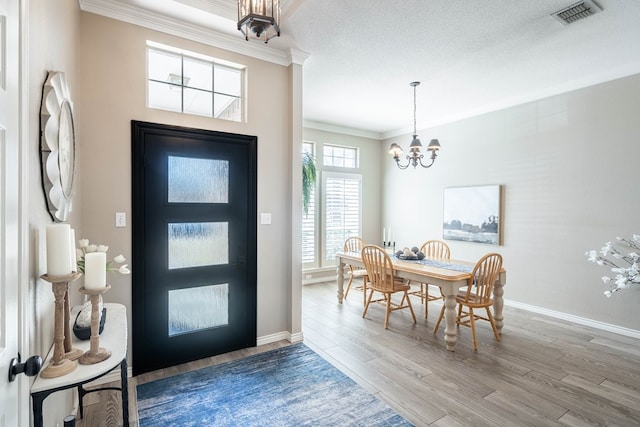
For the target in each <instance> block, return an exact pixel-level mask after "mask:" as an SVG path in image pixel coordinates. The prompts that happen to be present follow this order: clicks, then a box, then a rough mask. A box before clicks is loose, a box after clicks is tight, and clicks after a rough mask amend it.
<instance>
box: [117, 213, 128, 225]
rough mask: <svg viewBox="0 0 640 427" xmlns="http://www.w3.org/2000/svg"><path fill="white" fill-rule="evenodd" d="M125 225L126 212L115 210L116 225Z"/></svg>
mask: <svg viewBox="0 0 640 427" xmlns="http://www.w3.org/2000/svg"><path fill="white" fill-rule="evenodd" d="M126 226H127V214H126V213H125V212H116V227H126Z"/></svg>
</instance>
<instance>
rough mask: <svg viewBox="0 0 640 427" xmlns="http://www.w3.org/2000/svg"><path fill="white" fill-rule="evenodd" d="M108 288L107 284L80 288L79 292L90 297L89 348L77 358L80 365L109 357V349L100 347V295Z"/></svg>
mask: <svg viewBox="0 0 640 427" xmlns="http://www.w3.org/2000/svg"><path fill="white" fill-rule="evenodd" d="M109 289H111V286H109V285H105V287H103V288H100V289H87V288H86V287H85V288H80V293H81V294H85V295H89V298H91V338H90V344H89V345H90V348H89V350H87V351H86V352H85V353H84V354H83V355H82V356H80V359H78V363H80V364H81V365H93V364H94V363H98V362H102V361H103V360H107V359H108V358H110V357H111V350H108V349H106V348H101V347H100V295H101V294H103V293H105V292H107V291H108V290H109Z"/></svg>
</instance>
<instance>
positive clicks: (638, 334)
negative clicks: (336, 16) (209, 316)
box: [504, 299, 640, 339]
mask: <svg viewBox="0 0 640 427" xmlns="http://www.w3.org/2000/svg"><path fill="white" fill-rule="evenodd" d="M504 303H505V305H508V306H509V307H514V308H520V309H522V310H527V311H531V312H533V313H539V314H544V315H545V316H550V317H555V318H556V319H561V320H566V321H568V322H573V323H577V324H579V325H584V326H589V327H591V328H595V329H600V330H603V331H607V332H613V333H615V334H620V335H624V336H626V337H631V338H636V339H640V331H637V330H635V329H629V328H625V327H622V326H617V325H612V324H610V323H604V322H599V321H597V320H592V319H587V318H585V317H579V316H574V315H572V314H567V313H563V312H561V311H555V310H549V309H547V308H543V307H538V306H535V305H530V304H524V303H521V302H518V301H511V300H508V299H505V300H504Z"/></svg>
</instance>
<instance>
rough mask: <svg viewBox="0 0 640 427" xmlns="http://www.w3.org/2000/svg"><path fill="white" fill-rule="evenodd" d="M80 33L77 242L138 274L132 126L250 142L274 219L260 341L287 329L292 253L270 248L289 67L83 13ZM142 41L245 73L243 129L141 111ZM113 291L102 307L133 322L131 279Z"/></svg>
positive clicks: (285, 201) (277, 224) (286, 214)
mask: <svg viewBox="0 0 640 427" xmlns="http://www.w3.org/2000/svg"><path fill="white" fill-rule="evenodd" d="M81 34H82V37H81V43H80V50H79V52H80V71H79V74H80V79H81V82H80V87H81V94H80V96H79V100H80V102H79V104H80V107H81V109H82V120H83V121H82V128H81V130H80V133H79V138H78V139H79V141H80V145H81V150H82V153H83V156H82V174H81V176H80V180H81V181H82V192H83V197H82V211H83V215H82V230H83V235H82V237H84V238H88V239H89V240H91V241H93V242H97V243H102V244H106V245H109V246H110V249H109V256H110V257H111V256H115V255H117V254H119V253H122V254H123V255H124V256H125V257H126V258H127V259H128V260H129V261H131V268H132V269H133V270H135V269H136V268H137V266H136V264H135V260H131V219H132V216H131V214H132V212H131V120H141V121H148V122H156V123H164V124H171V125H178V126H185V127H191V128H200V129H210V130H217V131H223V132H232V133H239V134H248V135H256V136H257V137H258V211H259V212H271V214H272V224H271V225H259V226H258V253H259V257H258V261H257V262H258V337H264V336H268V335H271V334H278V333H282V332H285V331H291V330H292V325H291V323H292V321H291V316H290V313H291V308H290V305H291V304H290V300H291V299H290V295H291V279H290V277H291V274H292V273H291V269H290V263H291V261H290V260H291V253H290V250H289V249H288V248H286V247H285V248H283V249H282V250H274V247H275V246H274V244H275V243H276V242H286V241H290V236H291V202H290V200H291V199H290V191H291V178H290V176H289V172H288V171H289V170H290V162H291V160H290V159H291V154H290V153H291V150H292V149H291V146H292V144H291V136H290V135H291V125H290V121H291V119H290V116H289V115H288V114H287V112H289V111H290V108H289V102H290V101H289V100H290V96H291V95H290V92H291V88H290V86H291V84H290V78H289V70H288V68H287V67H284V66H280V65H275V64H272V63H267V62H263V61H259V60H256V59H252V58H248V57H245V56H242V55H238V54H234V53H231V52H228V51H225V50H221V49H217V48H214V47H211V46H206V45H203V44H199V43H195V42H190V41H187V40H184V39H181V38H178V37H174V36H170V35H167V34H163V33H159V32H156V31H152V30H148V29H144V28H141V27H138V26H134V25H130V24H126V23H122V22H119V21H115V20H112V19H109V18H104V17H101V16H98V15H94V14H90V13H82V18H81ZM147 40H152V41H155V42H159V43H163V44H167V45H170V46H174V47H178V48H182V49H186V50H190V51H194V52H199V53H202V54H206V55H209V56H212V57H215V58H220V59H224V60H228V61H232V62H235V63H239V64H244V65H246V66H247V73H248V74H247V75H248V100H249V105H248V122H247V123H235V122H229V121H224V120H216V119H211V118H206V117H199V116H192V115H183V114H178V113H172V112H166V111H160V110H153V109H149V108H147V107H146V41H147ZM266 100H268V103H267V102H266ZM116 212H125V213H126V214H127V218H128V226H127V227H126V228H115V226H114V214H115V213H116ZM110 280H111V279H110ZM111 285H112V289H111V290H110V291H109V292H108V293H107V294H105V300H106V301H108V302H119V303H122V304H125V305H126V306H127V309H128V314H129V320H130V319H131V310H132V306H131V294H132V292H131V286H132V283H131V276H117V277H114V278H113V279H112V280H111ZM298 328H299V326H298ZM294 329H295V327H294ZM130 330H131V329H130ZM130 339H131V337H130ZM130 344H131V342H130ZM130 349H131V347H130ZM133 363H135V361H133Z"/></svg>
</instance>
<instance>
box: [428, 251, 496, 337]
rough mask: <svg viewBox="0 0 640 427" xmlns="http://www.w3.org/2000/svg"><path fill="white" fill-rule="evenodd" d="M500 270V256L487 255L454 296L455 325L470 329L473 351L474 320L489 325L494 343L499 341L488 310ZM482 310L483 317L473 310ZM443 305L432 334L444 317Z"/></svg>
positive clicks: (491, 303)
mask: <svg viewBox="0 0 640 427" xmlns="http://www.w3.org/2000/svg"><path fill="white" fill-rule="evenodd" d="M501 269H502V255H500V254H496V253H489V254H487V255H485V256H483V257H482V258H480V260H479V261H478V262H477V263H476V265H475V267H474V268H473V271H472V272H471V277H470V278H469V279H468V280H467V287H466V289H464V290H461V291H460V292H459V293H458V295H456V302H457V303H458V304H459V306H458V314H457V316H456V323H457V324H458V325H463V326H469V327H471V335H472V336H473V349H474V350H478V340H477V339H476V320H479V319H481V320H486V321H488V322H489V323H490V324H491V328H492V329H493V334H494V335H495V337H496V341H500V334H498V329H497V328H496V323H495V321H494V319H493V316H492V315H491V310H490V308H491V307H492V306H493V285H494V284H495V282H496V279H497V278H498V274H500V270H501ZM479 308H484V309H485V310H486V313H487V316H486V317H483V316H480V315H478V314H476V313H475V312H474V311H473V310H474V309H479ZM444 309H445V308H444V305H443V306H442V310H440V317H438V321H437V322H436V326H435V328H433V333H434V334H435V333H436V332H437V331H438V327H439V326H440V322H441V321H442V317H443V316H444Z"/></svg>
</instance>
